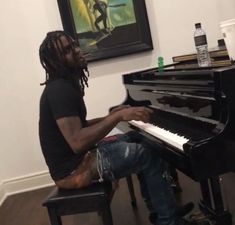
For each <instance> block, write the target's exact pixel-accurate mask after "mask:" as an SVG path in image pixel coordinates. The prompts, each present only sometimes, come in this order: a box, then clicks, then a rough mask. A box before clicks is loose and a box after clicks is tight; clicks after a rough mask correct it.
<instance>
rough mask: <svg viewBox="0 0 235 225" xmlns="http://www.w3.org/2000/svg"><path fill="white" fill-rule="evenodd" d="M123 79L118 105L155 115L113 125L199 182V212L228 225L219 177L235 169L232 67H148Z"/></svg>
mask: <svg viewBox="0 0 235 225" xmlns="http://www.w3.org/2000/svg"><path fill="white" fill-rule="evenodd" d="M123 83H124V85H125V88H126V90H127V98H126V100H125V102H124V103H123V104H129V105H131V106H147V107H149V108H151V109H153V111H154V113H153V115H152V116H151V119H150V122H149V123H148V124H146V123H143V122H140V121H130V122H128V123H125V122H122V123H120V124H119V125H118V128H119V129H120V130H122V131H124V132H126V131H130V130H136V131H138V132H139V133H140V134H141V135H143V136H144V137H145V138H146V140H147V141H148V142H149V144H150V145H151V146H152V147H156V151H159V153H160V155H161V156H162V157H163V158H164V159H165V160H166V161H168V162H169V163H170V164H171V165H173V166H175V167H176V168H177V169H179V170H180V171H182V172H183V173H184V174H186V175H187V176H189V177H190V178H192V179H193V180H195V181H199V182H200V185H201V191H202V200H201V203H200V206H201V208H203V211H204V212H205V211H206V213H208V212H210V214H211V215H213V217H214V218H215V219H216V221H217V222H219V224H223V225H225V224H226V225H229V224H231V215H230V213H229V212H228V211H227V210H226V209H225V208H224V205H223V204H224V203H223V199H222V193H221V190H220V178H219V175H221V174H224V173H227V172H231V171H234V170H235V66H230V67H223V68H217V69H215V68H214V69H213V68H205V69H193V70H192V69H191V70H176V69H167V70H165V71H164V72H158V71H157V69H147V70H143V71H137V72H133V73H129V74H124V75H123ZM210 192H212V193H210Z"/></svg>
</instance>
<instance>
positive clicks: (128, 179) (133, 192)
mask: <svg viewBox="0 0 235 225" xmlns="http://www.w3.org/2000/svg"><path fill="white" fill-rule="evenodd" d="M126 181H127V185H128V190H129V193H130V196H131V204H132V207H133V208H137V204H136V198H135V191H134V186H133V181H132V177H131V175H129V176H127V177H126Z"/></svg>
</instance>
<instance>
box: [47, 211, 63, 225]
mask: <svg viewBox="0 0 235 225" xmlns="http://www.w3.org/2000/svg"><path fill="white" fill-rule="evenodd" d="M47 210H48V214H49V218H50V221H51V225H62V221H61V217H60V216H58V215H56V212H55V210H54V209H52V208H49V207H48V208H47Z"/></svg>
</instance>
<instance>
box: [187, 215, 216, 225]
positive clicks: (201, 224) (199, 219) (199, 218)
mask: <svg viewBox="0 0 235 225" xmlns="http://www.w3.org/2000/svg"><path fill="white" fill-rule="evenodd" d="M188 220H189V221H192V222H195V224H197V225H216V221H214V220H212V219H211V216H210V215H205V214H204V213H203V212H196V213H194V214H191V215H190V216H189V217H188Z"/></svg>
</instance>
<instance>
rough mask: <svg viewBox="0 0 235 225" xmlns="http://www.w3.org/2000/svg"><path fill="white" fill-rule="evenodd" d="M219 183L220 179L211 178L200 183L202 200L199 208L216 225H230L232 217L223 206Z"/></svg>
mask: <svg viewBox="0 0 235 225" xmlns="http://www.w3.org/2000/svg"><path fill="white" fill-rule="evenodd" d="M221 181H222V178H219V177H213V178H209V179H207V180H203V181H201V182H200V186H201V193H202V199H201V201H200V203H199V207H200V209H201V211H202V212H203V213H204V214H205V215H206V216H208V218H210V219H212V220H214V221H216V225H232V216H231V214H230V212H229V211H228V209H227V208H226V206H225V204H224V199H223V193H222V191H221Z"/></svg>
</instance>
